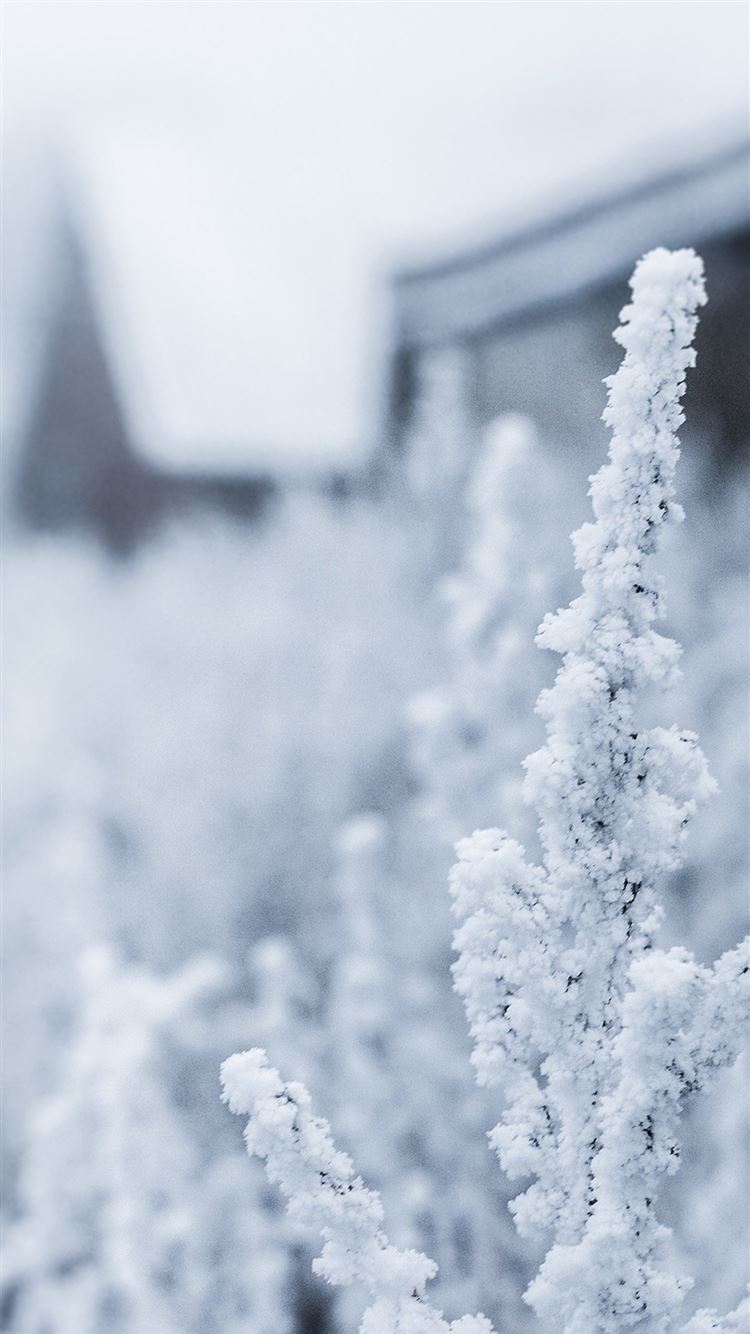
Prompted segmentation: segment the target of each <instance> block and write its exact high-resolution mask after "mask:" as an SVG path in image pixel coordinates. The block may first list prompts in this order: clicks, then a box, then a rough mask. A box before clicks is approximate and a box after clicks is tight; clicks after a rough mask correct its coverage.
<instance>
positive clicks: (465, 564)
mask: <svg viewBox="0 0 750 1334" xmlns="http://www.w3.org/2000/svg"><path fill="white" fill-rule="evenodd" d="M553 482H554V475H553V474H550V470H549V463H548V460H547V459H546V458H545V456H544V452H543V450H542V447H541V445H540V442H539V440H538V438H537V434H536V431H535V429H534V425H533V422H531V421H530V419H529V418H528V417H523V416H521V415H520V414H519V413H507V414H506V415H505V416H503V417H499V418H497V419H496V420H495V421H493V422H492V423H491V424H490V426H489V427H488V428H487V430H486V431H485V433H484V437H483V442H482V449H481V451H480V452H479V455H478V457H477V459H476V461H475V464H474V466H473V467H472V469H471V471H470V473H469V480H468V485H467V487H466V500H465V512H466V517H465V522H464V525H463V531H464V547H463V550H462V552H461V557H460V562H459V565H458V568H457V569H456V570H455V571H454V572H453V574H451V575H448V576H446V577H445V578H443V579H442V580H441V581H440V583H439V584H438V594H439V597H440V601H441V603H442V605H443V607H444V609H445V634H446V640H447V649H448V653H447V659H448V661H447V668H448V680H447V681H446V682H445V683H444V684H443V685H441V686H439V687H437V688H436V689H434V690H431V691H429V692H426V693H422V694H420V695H417V696H415V697H414V698H413V699H412V700H411V701H410V703H409V706H408V716H409V721H410V725H411V726H410V731H411V737H412V744H413V759H414V764H415V769H416V773H417V777H418V780H419V782H420V788H421V793H422V795H421V798H420V805H421V814H422V818H423V819H425V820H426V821H428V823H429V825H430V828H431V834H432V837H433V838H442V839H443V841H444V842H445V843H450V844H451V846H452V845H453V844H454V843H455V841H456V839H458V838H460V837H461V835H462V834H463V833H464V832H465V830H466V829H476V828H481V827H484V826H485V825H487V824H488V822H489V821H490V820H491V819H492V818H493V816H494V813H495V812H496V811H497V810H498V808H499V809H501V810H504V811H507V812H508V813H509V815H512V816H513V817H514V818H515V820H516V822H518V821H519V820H524V819H525V818H526V812H525V808H524V807H523V805H522V803H521V791H520V789H521V781H520V777H519V773H520V764H521V761H522V759H523V757H524V755H525V754H527V752H528V749H529V744H530V738H533V736H534V730H535V729H534V722H533V718H532V721H531V722H530V721H529V719H530V713H531V709H530V706H531V705H532V704H533V701H534V699H535V698H536V696H537V695H538V693H539V691H540V690H541V689H542V686H543V685H544V683H545V674H544V667H543V662H542V661H540V663H539V664H537V663H535V662H530V661H529V652H528V646H529V643H530V641H531V639H532V637H533V635H534V632H535V630H536V627H537V626H538V624H539V622H540V620H541V618H542V615H543V614H544V611H545V609H546V607H548V606H549V605H550V602H552V601H554V599H555V598H557V597H558V596H559V594H560V592H561V588H560V584H561V579H560V575H559V573H558V568H557V564H556V562H555V560H554V559H553V556H552V548H551V544H552V542H553V541H554V535H555V528H554V525H550V524H549V523H539V522H538V516H539V515H540V514H545V515H546V514H547V512H548V511H549V510H550V509H551V508H552V506H553V491H552V485H551V483H553ZM557 490H559V484H556V485H555V491H557Z"/></svg>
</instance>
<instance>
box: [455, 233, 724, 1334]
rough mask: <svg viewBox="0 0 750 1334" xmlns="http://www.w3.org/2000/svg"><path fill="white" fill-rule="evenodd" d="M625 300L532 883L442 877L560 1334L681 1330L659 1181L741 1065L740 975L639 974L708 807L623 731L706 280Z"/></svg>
mask: <svg viewBox="0 0 750 1334" xmlns="http://www.w3.org/2000/svg"><path fill="white" fill-rule="evenodd" d="M631 285H632V290H633V300H632V304H631V305H629V306H627V307H626V308H625V310H624V311H623V312H622V321H623V323H622V327H621V328H619V329H618V330H617V331H616V334H615V337H616V339H617V340H618V342H620V343H621V344H622V346H623V347H624V348H625V357H624V359H623V362H622V364H621V366H620V369H619V370H618V372H617V374H616V375H614V376H612V377H611V378H610V379H609V381H608V386H609V400H608V405H607V408H606V411H605V413H604V418H605V421H606V422H607V424H608V425H609V426H611V427H612V430H613V438H612V442H611V446H610V452H609V461H608V462H607V464H605V466H604V467H603V468H602V469H601V470H600V471H599V473H598V474H597V475H596V477H594V478H593V480H592V485H591V496H592V500H593V507H594V515H595V522H594V523H591V524H586V525H584V527H583V528H581V529H580V530H579V531H578V532H577V533H576V534H575V535H574V546H575V552H576V563H577V565H578V568H579V569H581V570H582V572H583V592H582V594H581V596H580V597H578V598H576V599H575V601H573V602H572V603H571V605H570V606H569V607H568V608H566V609H565V610H564V611H559V612H557V613H556V614H555V615H554V616H548V617H546V618H545V620H544V622H543V624H542V626H541V628H540V631H539V635H538V642H539V644H540V645H541V646H542V647H545V648H550V649H553V650H555V651H556V652H558V653H560V654H561V655H562V657H563V664H562V666H561V668H560V669H559V671H558V674H557V677H556V680H555V683H554V686H553V687H552V688H551V689H550V690H548V691H543V692H542V695H541V696H540V699H539V704H538V710H539V712H540V713H541V715H542V717H543V718H544V720H545V723H546V728H547V743H546V745H545V746H544V747H543V748H542V750H540V751H539V752H537V753H536V754H534V755H532V756H530V757H529V759H528V760H527V761H526V769H527V776H526V783H525V791H526V796H527V799H528V800H529V801H530V802H531V803H532V804H533V805H534V806H535V807H536V810H537V812H538V816H539V832H540V839H541V843H542V847H543V850H544V859H543V866H542V867H535V866H530V865H528V864H527V863H526V861H525V857H524V853H523V850H522V849H521V848H520V847H519V845H518V844H515V843H514V842H513V841H512V840H510V839H508V838H507V836H506V835H505V834H503V833H501V832H500V831H499V830H489V831H484V832H483V833H480V834H475V835H474V836H473V837H472V838H471V839H467V840H464V842H463V843H462V844H460V845H459V848H458V854H459V861H458V864H457V866H456V868H455V870H454V872H453V877H452V885H453V893H454V899H455V909H456V912H457V914H458V916H459V917H460V918H461V919H462V925H461V926H460V928H459V929H458V931H457V933H456V939H455V944H456V948H457V950H458V951H459V960H458V962H457V964H456V966H455V977H456V986H457V989H458V991H459V992H460V993H461V995H462V996H463V999H464V1002H465V1006H466V1010H467V1016H468V1019H469V1023H470V1027H471V1032H472V1035H473V1037H474V1041H475V1053H474V1062H475V1065H476V1068H477V1073H478V1077H479V1079H480V1081H482V1082H485V1083H491V1084H496V1085H498V1086H499V1087H501V1089H502V1092H503V1095H504V1098H505V1102H506V1110H505V1113H504V1116H503V1119H502V1121H501V1123H500V1124H499V1125H498V1126H497V1127H496V1128H495V1130H494V1131H493V1134H492V1137H491V1138H492V1141H493V1143H494V1145H495V1147H496V1149H497V1150H498V1153H499V1155H500V1158H501V1161H502V1163H503V1165H504V1167H505V1168H506V1170H507V1171H508V1172H509V1174H510V1175H516V1176H518V1175H526V1174H531V1175H533V1176H535V1177H536V1180H535V1181H534V1182H533V1184H532V1185H531V1186H530V1187H529V1189H528V1190H526V1191H525V1193H524V1194H523V1195H522V1196H520V1197H519V1198H518V1199H517V1200H516V1201H514V1205H513V1210H514V1214H515V1217H516V1221H517V1223H518V1226H519V1228H520V1229H521V1230H529V1229H532V1228H536V1227H538V1226H542V1227H545V1228H548V1229H549V1230H550V1231H551V1233H552V1237H553V1246H552V1249H551V1251H550V1253H549V1255H548V1257H547V1259H546V1261H545V1263H544V1265H543V1267H542V1270H541V1272H540V1275H539V1277H538V1278H537V1280H535V1282H534V1283H533V1284H532V1285H531V1287H530V1289H529V1293H528V1300H529V1301H530V1302H531V1304H532V1305H533V1306H534V1308H535V1309H536V1310H537V1312H538V1313H539V1314H543V1315H545V1316H553V1317H554V1320H555V1322H556V1323H557V1324H558V1326H560V1327H562V1328H563V1329H564V1330H565V1331H566V1334H593V1331H597V1332H599V1331H600V1332H601V1334H605V1332H611V1334H620V1332H621V1331H622V1330H625V1329H639V1330H643V1331H646V1330H648V1331H653V1334H656V1332H657V1331H662V1330H666V1329H667V1328H668V1327H669V1325H670V1323H671V1321H672V1319H673V1318H674V1317H675V1316H676V1313H677V1309H678V1304H679V1298H680V1294H681V1291H682V1290H684V1287H685V1286H686V1285H685V1283H684V1282H683V1281H681V1280H676V1279H673V1278H672V1277H671V1275H670V1274H669V1272H668V1265H667V1261H666V1256H665V1254H664V1243H665V1240H666V1230H665V1229H663V1228H661V1227H660V1225H659V1224H658V1222H657V1220H656V1218H655V1215H654V1212H653V1208H654V1193H655V1185H654V1180H655V1177H656V1175H657V1173H658V1171H659V1170H664V1169H665V1168H667V1167H672V1166H673V1165H676V1153H677V1147H676V1140H675V1135H674V1132H675V1128H676V1121H677V1116H678V1114H679V1110H680V1105H681V1099H682V1097H683V1095H684V1094H685V1093H687V1092H691V1091H694V1090H696V1089H698V1088H700V1087H702V1085H703V1084H704V1082H705V1080H706V1078H707V1076H708V1074H709V1073H710V1071H711V1070H712V1069H714V1068H717V1067H718V1066H720V1065H723V1064H726V1063H728V1062H729V1061H731V1060H733V1059H734V1057H735V1056H736V1054H737V1050H738V1043H739V1023H740V1020H739V1014H740V1011H741V1006H742V1001H741V999H740V986H739V983H740V980H741V979H742V978H744V979H745V981H746V976H747V974H746V966H745V964H744V963H743V962H742V958H741V956H740V955H738V954H736V953H732V954H730V955H727V956H725V957H724V958H723V959H722V960H720V961H719V963H718V964H717V965H716V968H715V970H707V969H701V968H700V967H699V966H698V965H697V964H695V963H694V961H693V960H692V959H691V958H690V956H688V955H687V954H686V953H684V952H677V953H676V954H675V953H673V954H670V955H656V954H654V953H652V949H653V937H654V931H655V928H656V927H657V925H658V922H659V917H660V909H659V907H658V904H657V900H656V885H657V882H658V879H659V876H660V875H662V874H663V873H664V872H665V871H667V870H669V869H672V868H674V867H675V866H677V865H678V864H679V861H680V850H681V844H682V840H683V837H684V833H685V829H686V827H687V824H688V822H689V820H690V817H691V816H692V814H693V812H694V810H695V807H696V804H697V802H698V801H700V800H701V799H703V798H704V797H706V796H708V795H709V794H710V793H711V792H712V790H713V788H714V784H713V782H712V780H711V778H710V776H709V774H708V771H707V766H706V762H705V759H704V757H703V755H702V754H701V752H700V750H699V749H698V745H697V739H696V737H695V736H694V735H693V734H691V733H689V732H680V731H678V730H677V729H671V730H665V729H663V728H652V729H644V728H643V727H642V726H641V724H640V723H639V721H638V718H637V711H636V705H637V693H638V690H639V689H640V688H641V687H643V686H645V685H646V684H649V683H657V684H662V685H663V684H668V683H669V682H670V680H672V679H673V678H674V675H675V672H676V666H677V659H678V656H679V648H678V646H677V645H676V644H675V643H673V642H672V641H671V640H669V639H666V638H664V637H663V636H661V635H660V634H658V633H657V632H656V631H655V630H654V628H653V622H654V621H655V620H656V619H657V618H658V617H659V616H660V615H661V614H662V596H661V588H660V583H659V578H658V575H657V574H656V573H655V571H654V570H653V556H654V553H655V552H656V549H657V545H658V539H659V535H660V532H661V529H662V527H663V525H664V523H665V522H666V520H667V519H668V518H669V516H670V515H672V516H673V517H675V518H678V519H679V518H680V517H681V511H680V510H679V507H678V506H677V505H676V504H675V503H674V472H675V465H676V462H677V459H678V456H679V447H678V441H677V436H676V431H677V429H678V427H679V426H680V424H681V422H682V420H683V416H682V412H681V409H680V399H681V396H682V393H683V391H684V386H685V372H686V370H687V368H688V367H689V366H690V365H692V364H693V361H694V357H695V354H694V352H693V351H692V348H691V342H692V338H693V334H694V331H695V327H696V323H697V315H696V312H697V309H698V307H699V306H700V305H701V304H702V303H703V302H704V300H705V293H704V287H703V271H702V264H701V261H700V260H699V259H698V258H697V257H696V256H695V254H694V253H693V252H692V251H690V250H682V251H677V252H674V253H670V252H667V251H665V250H656V251H653V252H651V253H650V254H649V255H647V256H646V257H645V258H644V259H643V260H642V261H641V262H640V263H639V264H638V266H637V267H636V270H635V274H634V276H633V279H632V284H631ZM688 1018H689V1020H690V1022H689V1023H688V1022H687V1021H688ZM636 1070H638V1071H639V1076H638V1078H636Z"/></svg>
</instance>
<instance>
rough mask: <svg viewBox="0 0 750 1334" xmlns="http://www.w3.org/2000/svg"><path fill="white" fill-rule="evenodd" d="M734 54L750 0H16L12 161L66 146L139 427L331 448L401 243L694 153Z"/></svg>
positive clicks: (344, 438) (419, 250) (193, 436)
mask: <svg viewBox="0 0 750 1334" xmlns="http://www.w3.org/2000/svg"><path fill="white" fill-rule="evenodd" d="M747 62H748V55H747V9H746V7H745V5H744V4H720V3H711V4H703V3H698V4H684V3H677V4H671V3H658V4H653V3H649V4H631V3H603V2H602V3H593V4H578V3H559V4H533V3H528V0H527V3H524V4H515V3H512V4H492V3H489V4H470V3H463V4H453V3H448V4H432V3H424V4H423V3H391V4H388V3H372V4H368V3H336V4H329V3H310V2H307V3H304V4H295V3H291V4H286V3H281V2H277V3H273V4H265V3H263V4H249V3H218V2H217V0H212V2H211V3H182V2H181V0H176V2H175V0H169V2H167V0H163V2H161V3H159V2H155V3H106V0H99V2H98V3H96V2H94V3H72V4H71V3H61V2H59V0H54V2H53V3H32V2H30V0H5V5H4V72H5V79H4V85H5V90H4V112H5V114H4V126H5V136H6V144H7V154H8V157H7V160H8V161H11V160H13V162H14V164H15V165H16V168H17V167H18V162H19V160H20V161H21V162H23V160H24V154H25V152H26V146H27V145H28V144H30V143H31V142H32V140H34V139H37V140H38V139H40V138H42V139H43V138H57V140H58V141H59V140H60V139H61V138H62V139H64V140H66V141H67V142H68V143H73V144H75V145H76V147H77V149H78V150H79V158H80V161H82V162H83V163H84V176H85V179H86V181H87V182H88V185H89V187H90V189H91V196H90V198H91V200H92V202H94V203H95V205H96V215H97V217H98V219H99V224H100V226H101V228H102V234H103V235H104V237H105V242H106V244H107V247H108V249H109V251H110V258H111V260H112V262H113V266H114V267H113V275H114V279H113V291H114V292H115V293H116V294H118V295H117V301H118V302H119V305H120V308H121V310H120V313H121V315H122V319H121V321H120V323H121V324H122V326H123V327H124V328H127V329H128V330H129V331H130V345H129V349H130V350H129V355H125V356H124V363H123V364H125V365H126V366H129V367H130V371H127V370H126V372H125V373H126V374H130V375H131V382H132V383H135V382H136V377H137V383H138V385H139V387H140V388H139V393H138V395H137V399H138V403H137V415H138V416H139V430H140V432H141V434H142V435H143V436H144V438H145V437H146V436H148V437H149V438H150V440H151V443H152V444H153V443H154V441H155V440H157V438H158V447H159V448H160V449H162V450H163V451H170V450H171V451H172V453H173V455H174V457H183V456H185V455H186V454H187V453H188V452H189V451H190V450H191V449H201V450H203V449H205V447H206V445H207V444H208V443H209V442H210V441H211V440H213V441H214V442H215V443H216V444H217V445H218V446H219V447H221V448H222V449H225V450H227V451H233V450H234V451H237V452H238V453H239V452H242V451H243V450H245V451H246V450H247V448H248V446H250V447H260V448H271V449H277V450H280V451H284V450H294V449H305V448H314V449H324V448H332V449H335V448H339V447H342V448H343V447H347V446H349V445H350V444H351V443H353V442H354V441H356V440H360V441H361V438H362V436H363V434H365V433H366V420H367V409H366V405H367V394H368V389H369V385H368V372H369V370H370V368H371V367H372V366H373V365H374V364H375V359H374V357H373V349H372V340H373V337H374V336H375V331H376V330H377V329H378V326H379V324H380V323H381V322H382V312H379V308H378V290H379V281H380V279H381V277H382V275H384V274H386V273H387V272H388V268H389V266H390V264H391V263H392V261H393V260H394V259H395V258H402V257H404V256H406V257H409V258H411V257H414V256H417V257H419V256H422V255H425V254H427V253H429V252H431V251H433V250H435V249H437V250H439V249H441V248H442V247H443V246H446V247H448V248H453V246H454V244H455V243H456V242H460V241H461V240H462V239H463V238H464V237H467V236H472V237H476V236H478V235H482V234H483V233H485V232H487V231H489V232H491V231H492V230H493V228H495V227H502V226H503V223H504V220H506V219H507V218H509V217H512V216H513V215H514V214H517V213H518V211H519V209H523V208H524V207H526V206H527V205H530V204H538V205H541V206H544V204H545V202H547V201H549V200H550V199H554V198H555V196H556V195H559V194H560V192H563V193H565V194H566V195H567V196H568V197H570V195H571V193H572V192H573V191H574V189H575V185H576V183H577V182H578V181H583V182H585V183H586V186H587V188H588V189H589V190H591V189H596V187H597V182H601V180H602V178H606V179H607V180H608V181H611V180H616V178H617V173H618V170H619V167H620V164H621V163H622V162H623V161H625V162H629V164H630V165H631V166H632V165H633V164H636V165H637V164H638V163H639V162H643V163H644V169H647V167H648V165H650V163H652V162H656V163H659V162H660V161H663V159H664V153H665V152H668V151H669V149H670V146H671V145H677V146H678V149H679V151H684V152H685V153H686V154H687V155H689V152H690V149H691V146H692V145H693V144H694V143H695V142H696V140H697V139H698V138H699V137H700V138H703V137H704V136H705V133H706V130H707V129H708V128H709V127H710V126H711V125H713V124H714V123H716V122H718V121H721V120H729V119H730V118H731V119H734V120H735V122H736V121H737V120H739V119H740V118H744V116H745V115H746V106H747V98H748V92H747V80H748V73H747ZM27 160H28V163H29V169H28V172H27V176H30V175H31V173H32V171H33V170H35V169H36V168H34V166H33V164H34V161H35V159H34V156H33V154H31V152H29V154H28V159H27ZM18 177H19V173H18V170H16V172H15V174H14V179H18ZM22 177H23V172H21V178H22ZM25 184H26V185H28V186H29V187H30V186H31V182H30V181H27V182H26V183H25ZM23 194H24V182H23V179H21V185H20V188H19V192H18V197H19V200H22V198H23Z"/></svg>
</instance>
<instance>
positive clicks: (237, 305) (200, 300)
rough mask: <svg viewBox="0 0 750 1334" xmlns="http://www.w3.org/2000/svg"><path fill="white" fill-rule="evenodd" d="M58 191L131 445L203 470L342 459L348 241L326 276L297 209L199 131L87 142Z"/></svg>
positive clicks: (361, 293) (350, 387) (352, 273)
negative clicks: (66, 190) (88, 282)
mask: <svg viewBox="0 0 750 1334" xmlns="http://www.w3.org/2000/svg"><path fill="white" fill-rule="evenodd" d="M72 198H73V200H74V211H75V215H76V216H75V218H74V226H75V229H76V231H77V232H78V235H79V239H80V240H82V242H83V244H84V248H85V250H86V253H87V257H88V265H89V272H90V275H91V278H92V280H93V281H92V286H93V290H94V296H95V299H96V301H97V304H98V306H99V309H100V313H101V316H102V319H103V326H104V328H105V330H106V334H107V341H108V345H109V350H110V355H111V357H112V359H113V362H114V369H115V373H116V376H117V379H118V382H119V384H120V387H121V391H122V392H123V394H124V398H125V402H126V405H127V413H128V421H129V426H130V429H131V431H132V432H133V436H134V441H135V443H136V445H137V446H138V447H139V448H140V449H141V450H142V451H144V452H146V453H147V454H148V455H150V456H152V457H155V459H156V461H158V462H159V463H160V464H161V465H162V466H167V467H169V466H174V467H179V468H185V467H187V468H193V467H195V468H198V469H200V470H204V469H205V468H206V467H209V468H210V470H211V471H217V472H234V471H243V470H245V469H246V467H247V464H248V461H249V460H252V462H253V464H259V465H261V466H263V465H270V466H273V467H274V468H280V469H282V470H283V469H285V468H287V467H293V468H294V467H299V465H300V463H302V462H303V461H304V462H305V464H306V465H310V464H314V463H315V462H316V461H317V462H318V463H320V464H321V465H325V464H336V463H340V462H342V461H343V460H351V458H352V456H353V454H354V455H355V456H356V452H357V447H358V446H359V447H360V448H362V447H363V441H362V439H361V434H362V429H363V416H364V413H363V402H362V400H363V397H364V387H363V385H362V383H361V369H362V367H363V366H365V365H366V364H367V358H366V357H365V355H364V349H363V346H362V342H363V338H364V335H365V334H366V325H365V323H364V321H363V320H362V319H361V318H360V317H361V312H362V310H363V309H364V308H365V307H366V304H367V291H366V285H367V268H366V265H364V264H363V262H362V259H361V256H358V255H357V254H356V252H353V248H352V247H351V245H350V246H349V248H348V251H347V249H346V247H344V246H340V247H339V253H338V256H337V258H338V264H337V267H336V270H335V273H334V274H332V272H331V268H330V267H329V266H323V265H320V264H316V263H315V262H314V259H313V256H314V254H315V253H316V251H319V250H320V248H321V242H322V245H323V247H324V246H325V239H324V238H321V237H320V236H319V235H316V234H315V230H314V228H313V227H312V226H308V223H307V219H306V217H305V214H304V209H303V208H301V209H300V211H299V212H297V213H294V214H292V213H290V212H289V211H288V210H281V209H276V208H275V207H274V201H273V199H272V198H269V197H268V196H267V194H266V193H264V191H263V189H262V185H260V184H259V183H258V181H257V180H256V179H255V177H254V176H253V174H252V172H248V171H247V170H246V169H245V163H244V161H243V158H242V156H241V154H239V153H234V154H233V153H232V150H231V146H230V145H218V146H217V144H216V142H215V141H214V140H209V139H207V138H205V139H203V140H202V139H201V138H200V137H199V136H198V137H197V138H196V137H194V136H192V137H190V138H188V137H186V136H176V137H170V136H169V135H166V134H164V135H159V134H154V133H152V134H150V135H149V137H148V138H143V137H141V136H140V135H137V136H134V135H130V136H128V135H115V136H113V135H112V134H111V133H110V134H109V135H107V136H106V137H104V136H103V137H102V138H101V139H99V140H98V141H97V140H95V141H93V142H91V141H89V142H88V143H86V145H85V148H79V150H78V152H77V154H76V158H75V170H74V177H73V189H72ZM332 232H333V234H332V235H331V238H330V243H331V244H335V242H336V239H337V238H336V236H335V231H333V229H332ZM329 311H330V312H331V313H333V312H335V318H330V319H328V318H327V312H329ZM332 385H334V386H335V392H334V393H332V392H331V387H332Z"/></svg>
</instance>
